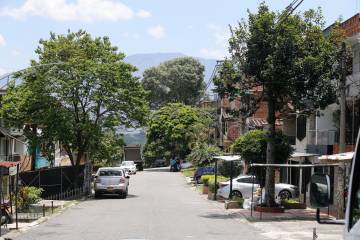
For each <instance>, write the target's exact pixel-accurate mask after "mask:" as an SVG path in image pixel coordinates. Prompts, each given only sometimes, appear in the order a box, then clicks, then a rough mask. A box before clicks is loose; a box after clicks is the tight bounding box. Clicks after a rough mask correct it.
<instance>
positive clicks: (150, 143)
mask: <svg viewBox="0 0 360 240" xmlns="http://www.w3.org/2000/svg"><path fill="white" fill-rule="evenodd" d="M208 122H209V118H208V116H207V115H206V114H205V113H204V112H203V111H201V110H200V109H197V108H194V107H191V106H187V105H184V104H181V103H169V104H167V105H165V106H164V107H162V108H160V109H159V110H157V111H155V112H153V113H152V115H151V117H150V119H149V123H148V129H147V143H146V145H145V149H144V156H145V158H146V160H147V163H148V164H150V163H151V162H152V161H153V160H155V159H156V158H165V159H170V158H171V157H173V156H177V157H180V158H183V159H184V158H185V156H186V155H187V154H189V153H190V150H191V145H192V143H194V142H195V141H196V139H197V137H198V136H196V133H198V132H199V129H201V130H204V128H207V126H208V125H207V124H208Z"/></svg>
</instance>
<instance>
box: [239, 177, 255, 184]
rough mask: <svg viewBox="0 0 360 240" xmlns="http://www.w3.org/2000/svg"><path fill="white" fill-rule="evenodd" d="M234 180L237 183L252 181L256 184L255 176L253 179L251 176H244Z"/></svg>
mask: <svg viewBox="0 0 360 240" xmlns="http://www.w3.org/2000/svg"><path fill="white" fill-rule="evenodd" d="M236 181H237V182H239V183H253V182H254V184H258V181H257V179H256V177H254V179H253V178H252V177H244V178H239V179H238V180H236Z"/></svg>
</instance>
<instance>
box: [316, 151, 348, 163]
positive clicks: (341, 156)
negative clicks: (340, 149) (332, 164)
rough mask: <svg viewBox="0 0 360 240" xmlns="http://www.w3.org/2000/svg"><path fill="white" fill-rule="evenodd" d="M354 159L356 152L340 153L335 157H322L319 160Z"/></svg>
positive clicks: (334, 155)
mask: <svg viewBox="0 0 360 240" xmlns="http://www.w3.org/2000/svg"><path fill="white" fill-rule="evenodd" d="M353 157H354V152H346V153H338V154H333V155H322V156H321V157H319V160H340V161H346V160H351V159H352V158H353Z"/></svg>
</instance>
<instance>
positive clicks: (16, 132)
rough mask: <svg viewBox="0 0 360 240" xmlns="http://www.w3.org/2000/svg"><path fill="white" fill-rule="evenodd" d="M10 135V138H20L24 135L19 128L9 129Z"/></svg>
mask: <svg viewBox="0 0 360 240" xmlns="http://www.w3.org/2000/svg"><path fill="white" fill-rule="evenodd" d="M10 134H11V135H12V136H22V135H23V134H24V131H23V130H22V129H21V128H15V127H12V128H10Z"/></svg>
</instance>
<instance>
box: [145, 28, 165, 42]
mask: <svg viewBox="0 0 360 240" xmlns="http://www.w3.org/2000/svg"><path fill="white" fill-rule="evenodd" d="M147 32H148V34H150V35H151V36H152V37H154V38H156V39H161V38H164V37H165V28H164V27H163V26H162V25H156V26H153V27H150V28H148V30H147Z"/></svg>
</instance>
